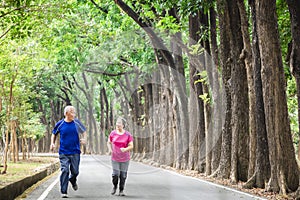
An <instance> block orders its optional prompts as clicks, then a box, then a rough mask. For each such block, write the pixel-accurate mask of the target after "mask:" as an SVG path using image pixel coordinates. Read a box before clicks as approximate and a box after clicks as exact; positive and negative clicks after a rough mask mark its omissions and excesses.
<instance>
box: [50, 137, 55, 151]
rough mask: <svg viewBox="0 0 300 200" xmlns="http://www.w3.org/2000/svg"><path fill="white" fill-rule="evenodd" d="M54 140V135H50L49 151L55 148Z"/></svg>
mask: <svg viewBox="0 0 300 200" xmlns="http://www.w3.org/2000/svg"><path fill="white" fill-rule="evenodd" d="M55 140H56V135H55V134H52V135H51V144H50V150H51V151H53V150H54V148H55Z"/></svg>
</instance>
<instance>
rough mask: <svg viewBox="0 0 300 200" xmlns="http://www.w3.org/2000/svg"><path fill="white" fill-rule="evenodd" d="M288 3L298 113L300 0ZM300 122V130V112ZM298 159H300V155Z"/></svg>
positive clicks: (299, 145) (292, 70) (299, 108)
mask: <svg viewBox="0 0 300 200" xmlns="http://www.w3.org/2000/svg"><path fill="white" fill-rule="evenodd" d="M287 3H288V7H289V11H290V18H291V31H292V50H291V55H290V60H289V63H290V68H291V72H292V74H293V75H294V76H295V79H296V85H297V100H298V113H300V6H299V5H300V0H287ZM298 124H299V130H300V114H298ZM299 138H300V135H299ZM298 148H299V149H298V155H300V144H298ZM298 159H300V157H299V156H298ZM299 178H300V176H299ZM299 183H300V180H299ZM297 198H298V199H300V186H299V187H298V190H297Z"/></svg>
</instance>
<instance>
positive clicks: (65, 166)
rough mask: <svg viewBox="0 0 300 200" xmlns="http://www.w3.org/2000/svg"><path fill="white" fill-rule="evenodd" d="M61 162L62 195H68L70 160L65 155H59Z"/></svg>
mask: <svg viewBox="0 0 300 200" xmlns="http://www.w3.org/2000/svg"><path fill="white" fill-rule="evenodd" d="M59 160H60V169H61V175H60V192H61V193H62V194H67V193H68V182H69V166H70V161H69V158H68V157H67V156H66V155H63V154H60V155H59Z"/></svg>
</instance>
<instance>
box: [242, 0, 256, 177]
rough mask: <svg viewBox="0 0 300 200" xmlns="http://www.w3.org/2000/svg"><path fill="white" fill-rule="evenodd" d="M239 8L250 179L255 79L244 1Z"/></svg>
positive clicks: (253, 139) (253, 138)
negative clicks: (246, 88) (246, 106)
mask: <svg viewBox="0 0 300 200" xmlns="http://www.w3.org/2000/svg"><path fill="white" fill-rule="evenodd" d="M238 8H239V12H240V17H241V31H242V35H243V43H244V49H243V51H242V53H241V55H240V58H241V59H242V60H244V62H245V65H246V69H247V82H248V91H249V92H248V96H249V136H250V137H249V138H250V139H249V168H248V177H247V179H249V178H250V177H252V175H253V174H254V171H255V161H256V130H255V91H254V78H253V65H252V51H251V43H250V36H249V32H248V30H249V29H248V28H249V23H248V17H247V13H246V9H245V5H244V1H242V0H238Z"/></svg>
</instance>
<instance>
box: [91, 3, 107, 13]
mask: <svg viewBox="0 0 300 200" xmlns="http://www.w3.org/2000/svg"><path fill="white" fill-rule="evenodd" d="M91 2H92V3H93V4H94V5H95V6H96V7H97V8H98V9H99V10H101V11H102V12H104V13H105V14H108V10H106V9H104V8H101V7H100V6H99V5H98V4H97V3H96V2H95V1H94V0H91Z"/></svg>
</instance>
